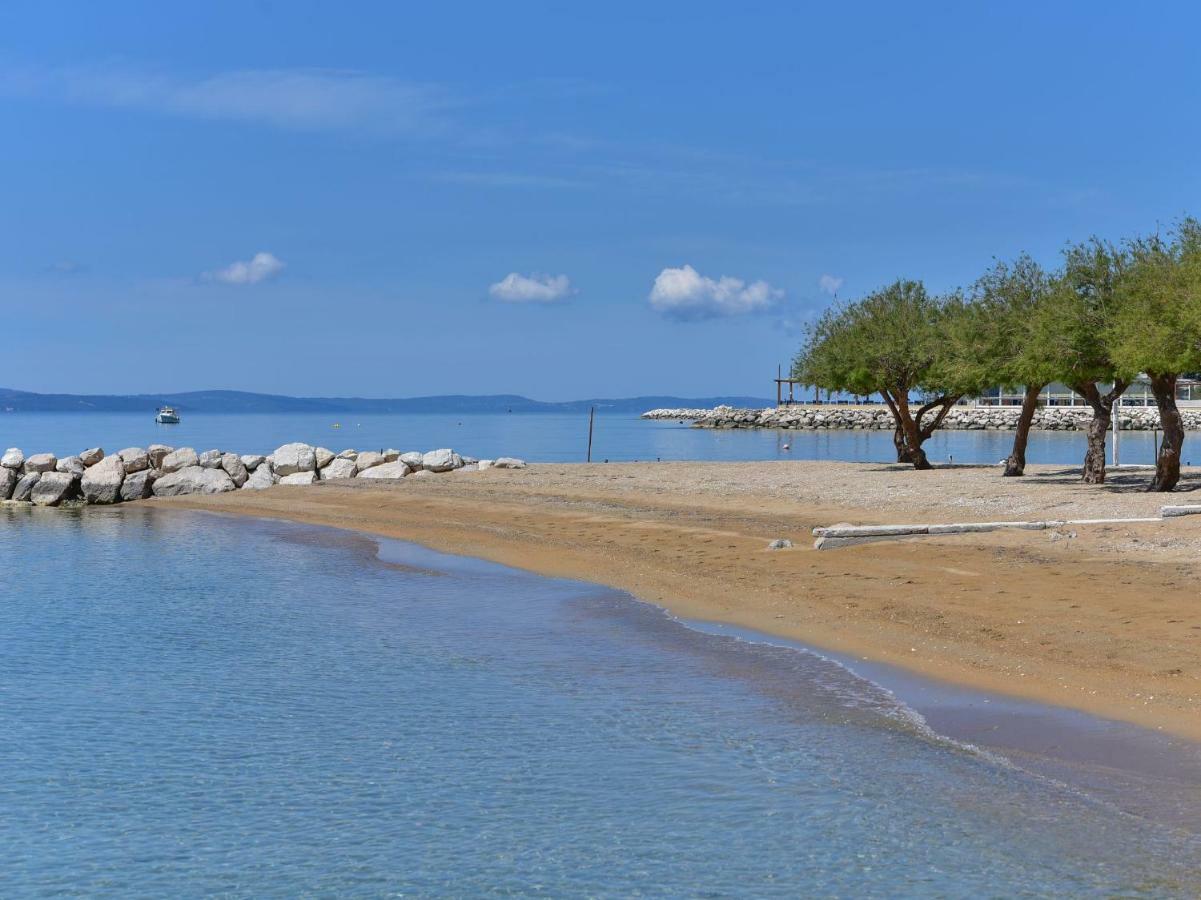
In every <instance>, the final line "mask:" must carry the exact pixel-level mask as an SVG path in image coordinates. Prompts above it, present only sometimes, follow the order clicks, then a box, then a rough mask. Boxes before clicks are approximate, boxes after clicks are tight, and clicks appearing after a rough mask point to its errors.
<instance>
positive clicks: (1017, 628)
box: [150, 462, 1201, 739]
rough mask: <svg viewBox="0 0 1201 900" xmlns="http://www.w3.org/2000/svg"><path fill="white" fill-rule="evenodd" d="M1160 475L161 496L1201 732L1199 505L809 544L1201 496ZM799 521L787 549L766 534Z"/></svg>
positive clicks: (779, 465) (741, 478)
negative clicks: (1169, 515)
mask: <svg viewBox="0 0 1201 900" xmlns="http://www.w3.org/2000/svg"><path fill="white" fill-rule="evenodd" d="M1148 477H1149V473H1147V472H1145V471H1140V472H1123V473H1122V474H1120V475H1118V476H1117V477H1111V480H1110V483H1109V484H1106V485H1104V486H1090V485H1083V484H1080V483H1079V482H1078V472H1077V471H1074V470H1070V469H1063V468H1058V467H1048V466H1041V467H1040V466H1033V467H1031V468H1030V471H1029V472H1028V474H1027V476H1026V477H1025V478H1006V479H1003V478H1001V477H1000V472H999V470H998V469H997V468H994V467H957V468H954V469H937V470H935V471H930V472H916V471H913V470H911V469H908V468H907V467H903V466H889V465H877V464H854V463H825V462H820V463H819V462H753V463H628V464H627V463H621V464H612V463H610V464H603V465H602V464H594V465H566V464H546V465H535V466H531V467H529V468H528V469H525V470H510V471H499V470H491V471H485V472H461V473H455V474H448V475H445V476H441V477H439V478H436V479H410V480H406V481H402V482H390V483H381V482H370V483H368V482H366V481H361V482H360V481H347V482H332V483H325V484H321V485H319V486H316V487H304V488H302V487H284V486H277V487H274V488H271V489H270V490H267V491H261V492H252V491H238V492H235V493H231V494H220V495H215V496H204V497H202V496H189V497H175V498H171V499H167V500H162V499H160V500H155V501H150V502H153V503H154V505H155V506H156V507H174V508H191V509H204V510H210V511H215V512H224V513H232V514H243V515H253V516H265V517H271V518H281V519H289V520H293V521H298V522H306V523H311V524H318V525H330V526H335V527H339V528H348V529H354V530H358V531H364V532H370V533H374V534H379V535H385V536H390V537H396V538H402V539H407V540H413V541H417V542H419V543H422V544H424V545H426V546H429V547H432V548H434V549H437V550H443V551H447V552H452V553H463V554H469V555H472V556H478V557H483V558H486V559H490V560H494V561H496V562H501V563H506V564H509V565H513V566H518V567H521V568H524V569H529V570H533V571H537V572H541V573H544V574H548V575H555V576H566V577H571V578H577V579H582V580H586V581H593V582H599V583H602V584H607V585H611V586H613V587H617V588H621V589H624V590H627V591H629V592H631V593H633V594H634V595H636V596H638V597H641V598H643V599H645V600H650V601H653V602H656V603H660V604H663V605H664V606H666V607H668V608H670V609H671V610H673V611H674V612H676V613H678V614H679V615H682V616H686V617H693V618H700V619H709V620H714V621H722V622H729V623H733V624H736V625H739V626H743V627H750V628H755V629H758V630H761V631H766V632H772V633H775V634H778V635H782V636H786V637H789V638H793V639H796V640H801V641H804V642H807V643H809V644H812V645H816V646H818V647H827V648H831V649H836V650H839V651H842V652H846V653H853V654H855V655H859V656H865V657H869V658H872V659H876V660H880V661H884V662H889V663H893V664H897V665H900V666H903V667H906V668H909V669H913V670H917V671H920V672H922V673H924V674H927V675H931V676H934V677H937V678H941V679H945V680H948V681H953V682H957V683H960V684H965V685H970V686H972V687H976V688H981V689H985V690H991V691H999V692H1002V693H1008V694H1012V695H1016V696H1022V697H1027V698H1031V699H1036V700H1040V701H1044V702H1050V703H1054V704H1058V705H1062V706H1067V707H1074V708H1078V709H1083V710H1087V711H1089V712H1093V713H1097V714H1100V715H1103V716H1106V717H1110V718H1115V719H1122V720H1126V721H1130V722H1135V723H1138V724H1142V725H1146V726H1150V727H1153V728H1162V729H1164V730H1166V731H1170V732H1173V733H1176V734H1178V735H1182V736H1185V737H1190V738H1193V739H1201V680H1199V679H1201V592H1199V591H1198V575H1199V574H1201V571H1199V570H1201V553H1199V552H1198V551H1199V550H1201V517H1186V518H1181V519H1172V520H1166V521H1164V522H1163V523H1154V524H1136V525H1090V526H1070V527H1064V528H1058V529H1052V530H1048V531H1003V532H993V533H988V534H966V535H947V536H939V537H929V536H927V537H915V538H907V539H901V540H890V541H880V542H873V543H866V544H861V545H858V546H852V547H846V548H842V549H838V550H830V551H816V550H813V549H812V547H813V539H812V537H811V536H810V533H809V532H810V529H811V528H812V527H813V526H815V525H829V524H833V523H835V522H842V521H846V522H852V523H863V524H885V523H902V522H954V521H990V520H997V519H1091V518H1108V517H1135V516H1148V515H1155V514H1156V513H1157V512H1158V509H1159V507H1160V506H1161V505H1163V504H1165V503H1189V502H1191V500H1192V499H1194V498H1195V499H1196V500H1197V502H1201V493H1196V494H1193V493H1191V492H1192V491H1193V490H1196V489H1197V488H1201V471H1198V470H1189V471H1187V472H1186V473H1185V477H1184V479H1183V480H1182V485H1181V490H1180V491H1179V492H1177V493H1176V494H1173V495H1164V494H1146V493H1143V492H1142V490H1141V489H1142V486H1143V485H1144V484H1145V483H1146V481H1147V479H1148ZM780 537H784V538H789V539H791V540H792V541H793V542H794V543H795V545H796V546H795V548H793V549H790V550H778V551H772V550H768V549H767V545H768V543H769V542H770V541H771V540H773V539H775V538H780Z"/></svg>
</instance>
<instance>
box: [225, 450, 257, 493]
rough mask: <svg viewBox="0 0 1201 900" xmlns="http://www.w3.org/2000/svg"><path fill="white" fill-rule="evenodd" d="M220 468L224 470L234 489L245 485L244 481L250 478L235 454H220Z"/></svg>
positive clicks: (239, 458)
mask: <svg viewBox="0 0 1201 900" xmlns="http://www.w3.org/2000/svg"><path fill="white" fill-rule="evenodd" d="M221 468H222V469H224V470H225V474H226V475H228V476H229V477H230V480H231V481H233V483H234V487H241V486H242V485H244V484H245V483H246V479H247V478H249V477H250V473H249V472H247V471H246V467H245V466H244V465H242V459H241V457H239V456H238V454H236V453H225V454H222V456H221Z"/></svg>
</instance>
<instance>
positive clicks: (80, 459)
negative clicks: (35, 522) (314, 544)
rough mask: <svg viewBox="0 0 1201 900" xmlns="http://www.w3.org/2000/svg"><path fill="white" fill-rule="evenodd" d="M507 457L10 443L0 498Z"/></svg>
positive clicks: (439, 471)
mask: <svg viewBox="0 0 1201 900" xmlns="http://www.w3.org/2000/svg"><path fill="white" fill-rule="evenodd" d="M524 468H525V462H524V461H523V460H520V459H517V458H516V457H512V456H502V457H498V458H497V459H476V458H474V457H471V456H463V455H462V454H459V453H456V452H455V451H454V450H451V449H449V448H444V449H439V450H429V451H427V452H424V453H422V452H421V451H416V450H414V451H410V452H408V453H402V452H401V451H399V450H382V451H375V450H364V451H362V452H359V451H357V450H343V451H342V452H341V453H334V452H333V451H332V450H327V449H326V448H325V447H314V446H311V445H309V444H301V443H293V444H284V445H283V446H282V447H279V448H277V449H276V450H275V452H274V453H272V454H271V455H269V456H261V455H256V454H249V455H239V454H237V453H233V452H230V451H223V450H205V451H202V452H200V453H198V452H196V450H195V449H193V448H192V447H178V448H176V447H168V446H165V445H163V444H151V445H150V446H149V447H145V448H143V447H126V448H125V449H124V450H120V451H118V452H116V453H105V452H104V450H103V449H102V448H100V447H92V448H90V449H87V450H84V451H83V452H81V453H79V454H78V455H75V456H65V457H62V458H61V459H60V458H58V457H56V456H55V455H54V454H52V453H35V454H33V455H32V456H26V455H25V454H24V453H23V452H22V451H21V450H20V449H19V448H17V447H9V448H8V449H7V450H5V451H4V454H3V455H0V502H2V503H4V504H5V505H10V506H11V505H29V506H79V505H85V504H111V503H123V502H128V501H132V500H146V499H149V498H152V497H174V496H178V495H180V494H221V493H224V492H226V491H237V490H243V491H257V490H263V489H264V488H269V487H272V486H273V485H276V484H284V485H313V484H317V483H319V482H327V481H339V480H344V479H348V478H367V479H374V480H392V481H396V480H399V479H402V478H407V477H409V476H412V475H418V474H420V475H422V476H423V477H433V476H438V475H444V474H446V473H450V472H465V471H485V470H487V469H524Z"/></svg>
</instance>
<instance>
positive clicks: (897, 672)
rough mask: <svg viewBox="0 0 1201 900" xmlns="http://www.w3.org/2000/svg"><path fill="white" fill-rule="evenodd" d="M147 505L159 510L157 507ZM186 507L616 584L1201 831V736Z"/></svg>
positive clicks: (1041, 774) (1014, 762)
mask: <svg viewBox="0 0 1201 900" xmlns="http://www.w3.org/2000/svg"><path fill="white" fill-rule="evenodd" d="M140 509H141V510H143V511H147V512H151V513H155V512H157V511H158V510H156V509H155V508H154V507H153V506H151V505H144V506H142V507H140ZM184 512H185V514H196V513H199V514H200V515H202V516H206V517H210V518H212V519H214V520H216V521H220V520H221V519H222V518H224V517H226V516H230V517H232V518H233V519H235V520H237V521H239V522H248V523H254V522H258V523H262V524H263V525H278V524H279V523H283V524H284V525H286V526H288V527H296V528H298V529H303V530H311V531H312V532H313V534H314V537H313V538H311V539H312V540H316V541H321V540H322V539H321V537H320V536H321V535H322V534H328V533H333V534H335V535H340V536H343V537H344V538H349V539H352V540H355V541H357V540H363V541H366V542H368V543H369V544H370V545H371V547H372V548H373V550H371V551H365V552H366V553H367V554H368V556H369V559H370V561H371V562H373V563H378V564H382V565H387V566H392V565H399V566H402V567H405V568H409V567H415V568H417V569H420V570H422V571H429V572H434V573H445V574H448V575H455V574H460V573H462V572H468V573H472V574H475V573H478V572H480V571H484V572H488V571H490V570H493V569H500V570H504V571H506V572H509V573H512V574H516V573H523V574H525V575H527V576H529V575H532V576H533V577H537V578H549V579H550V580H552V581H562V582H564V583H569V584H572V585H576V586H580V585H583V586H589V587H599V588H602V589H604V590H608V591H612V592H614V593H615V594H617V595H619V596H620V598H621V599H622V601H623V602H627V603H632V604H636V605H639V606H646V607H649V608H650V609H653V610H655V611H656V613H657V614H661V615H663V616H665V617H666V618H667V619H668V620H670V621H671V622H674V623H676V624H678V625H679V626H680V627H682V628H686V629H688V630H689V631H692V632H695V633H698V634H703V635H709V636H711V637H713V638H716V639H719V640H720V639H727V640H728V639H734V640H736V641H738V642H740V643H746V644H748V645H767V646H771V647H779V648H785V649H788V650H792V651H796V652H798V653H804V654H808V655H810V656H812V657H815V658H816V659H818V660H821V661H822V662H823V663H825V664H828V665H831V666H834V667H836V668H837V669H838V670H839V671H840V672H842V673H844V674H845V676H846V677H848V678H851V679H854V680H855V681H858V682H862V683H863V684H864V685H865V686H866V687H867V689H868V690H870V691H882V692H883V693H884V694H886V695H888V696H889V697H890V698H892V699H893V700H894V701H895V703H896V705H897V708H898V711H899V712H900V713H901V716H900V719H899V721H900V722H902V723H904V727H906V728H912V729H913V730H914V735H915V737H917V738H918V739H921V740H930V741H933V742H935V743H937V744H946V745H950V746H953V747H954V748H956V749H957V750H960V751H962V752H965V753H968V754H971V755H975V756H980V757H982V758H983V759H984V760H987V761H990V762H991V763H993V764H997V765H1003V766H1012V767H1015V768H1017V769H1018V770H1021V771H1023V772H1025V773H1027V774H1028V775H1030V776H1032V777H1034V778H1045V779H1049V780H1050V781H1051V782H1052V783H1054V784H1057V785H1059V786H1061V787H1066V788H1068V789H1069V790H1072V791H1076V792H1082V793H1084V794H1086V795H1088V796H1091V797H1093V798H1094V799H1096V800H1100V801H1101V802H1104V803H1106V804H1109V805H1112V806H1113V807H1114V808H1115V810H1117V811H1120V812H1122V813H1124V814H1129V815H1134V816H1136V817H1139V818H1143V819H1146V820H1147V821H1150V822H1154V823H1156V824H1160V825H1164V826H1167V827H1169V828H1180V829H1183V830H1184V831H1186V832H1189V833H1192V834H1201V807H1198V804H1197V799H1198V797H1197V796H1195V795H1197V794H1198V792H1199V791H1201V743H1196V742H1191V741H1181V740H1178V739H1174V738H1172V737H1170V736H1168V735H1165V734H1163V733H1161V732H1157V731H1151V730H1148V729H1146V728H1143V727H1140V726H1137V725H1132V724H1127V723H1123V722H1117V721H1112V720H1107V719H1102V718H1099V717H1097V716H1094V715H1092V714H1090V713H1084V712H1077V711H1074V710H1069V709H1065V708H1059V707H1055V706H1051V705H1044V704H1040V703H1038V702H1035V701H1026V700H1016V699H1012V698H1007V697H1004V696H1001V695H998V694H989V693H986V692H982V691H978V690H975V689H970V688H964V687H959V686H954V685H947V684H942V683H940V682H938V681H937V680H934V679H930V678H928V677H926V676H924V675H920V674H915V673H912V672H906V671H903V670H901V669H899V668H897V667H895V666H889V665H888V664H882V663H873V662H869V661H864V660H860V659H856V658H853V657H849V656H847V655H845V654H840V653H837V652H833V651H830V650H827V649H824V648H820V647H815V646H811V645H807V644H804V643H802V642H798V641H794V640H789V639H786V638H781V637H779V636H777V635H772V634H769V633H766V632H759V631H753V630H750V629H745V628H737V627H731V626H725V625H721V624H720V623H713V622H707V621H702V620H695V619H689V618H686V617H682V616H679V615H677V614H676V613H674V612H673V611H672V610H671V609H669V608H667V607H666V606H662V605H660V604H657V603H653V602H651V601H648V600H645V599H643V598H640V597H638V596H635V595H633V594H631V593H629V592H627V591H623V590H621V589H618V588H613V587H610V586H607V585H599V584H596V583H594V582H582V581H577V580H575V579H565V578H558V577H555V576H547V575H544V574H541V573H537V572H531V571H529V570H526V569H517V568H514V567H511V566H507V565H505V564H504V563H498V562H494V561H491V560H487V559H483V558H481V557H478V556H472V555H463V554H457V553H447V552H445V551H441V550H435V549H432V548H430V547H428V546H425V545H423V544H420V543H416V542H413V541H407V540H401V539H397V538H391V537H386V536H383V535H379V534H376V533H373V532H364V531H360V530H352V529H347V528H341V527H334V526H329V525H311V524H307V523H299V522H296V521H294V520H288V519H278V518H262V517H255V516H249V515H245V514H241V513H232V514H231V513H226V512H224V511H217V510H193V509H189V510H186V511H184ZM301 533H302V534H303V533H304V531H302V532H301ZM328 540H329V538H328V537H327V538H325V539H324V541H328ZM353 546H354V545H351V544H348V546H347V549H348V551H350V552H357V551H353V550H352V548H353Z"/></svg>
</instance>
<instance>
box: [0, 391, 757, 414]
mask: <svg viewBox="0 0 1201 900" xmlns="http://www.w3.org/2000/svg"><path fill="white" fill-rule="evenodd" d="M723 403H724V404H728V405H729V406H738V407H763V406H774V405H775V404H774V403H773V402H772V401H770V400H766V399H764V398H762V397H659V396H652V397H622V398H617V399H608V398H606V399H590V400H567V401H563V402H561V403H550V402H546V401H542V400H531V399H529V398H528V397H521V396H518V395H516V394H493V395H489V396H481V397H475V396H468V395H463V394H450V395H445V396H436V397H401V398H396V399H391V400H376V399H371V398H367V397H285V396H282V395H279V394H254V393H249V392H247V391H186V392H184V393H180V394H35V393H31V392H29V391H15V390H12V389H9V388H0V412H81V413H82V412H145V413H153V412H154V410H155V409H157V408H158V407H160V406H174V407H175V408H176V409H178V410H179V411H180V412H185V413H188V412H194V413H280V412H328V413H438V412H457V413H495V412H515V413H518V412H521V413H527V412H587V411H588V409H589V408H590V407H593V406H595V407H596V409H597V412H627V413H642V412H645V411H646V410H648V409H656V408H663V407H670V408H679V407H689V408H702V407H712V406H718V405H720V404H723Z"/></svg>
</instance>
